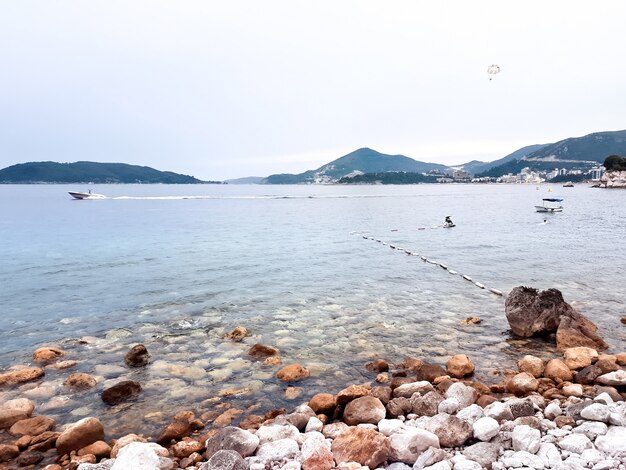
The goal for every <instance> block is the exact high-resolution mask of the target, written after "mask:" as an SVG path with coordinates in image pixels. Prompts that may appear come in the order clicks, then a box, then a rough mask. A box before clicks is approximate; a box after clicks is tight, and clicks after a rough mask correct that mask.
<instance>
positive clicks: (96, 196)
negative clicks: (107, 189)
mask: <svg viewBox="0 0 626 470" xmlns="http://www.w3.org/2000/svg"><path fill="white" fill-rule="evenodd" d="M68 193H69V195H70V196H72V197H73V198H74V199H105V198H106V196H105V195H104V194H96V193H92V192H91V190H89V191H88V192H86V193H83V192H80V191H68Z"/></svg>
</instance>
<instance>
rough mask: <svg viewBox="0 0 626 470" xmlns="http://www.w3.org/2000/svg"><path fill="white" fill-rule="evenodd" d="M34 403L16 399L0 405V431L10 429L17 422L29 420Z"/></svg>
mask: <svg viewBox="0 0 626 470" xmlns="http://www.w3.org/2000/svg"><path fill="white" fill-rule="evenodd" d="M34 409H35V402H33V401H32V400H29V399H28V398H16V399H14V400H7V401H5V402H4V403H0V429H4V428H10V427H11V426H13V425H14V424H15V423H17V422H18V421H21V420H23V419H27V418H30V417H31V416H32V414H33V411H34Z"/></svg>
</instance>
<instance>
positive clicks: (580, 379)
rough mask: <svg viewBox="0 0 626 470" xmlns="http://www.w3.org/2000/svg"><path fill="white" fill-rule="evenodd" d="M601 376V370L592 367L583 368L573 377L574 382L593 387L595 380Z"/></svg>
mask: <svg viewBox="0 0 626 470" xmlns="http://www.w3.org/2000/svg"><path fill="white" fill-rule="evenodd" d="M601 375H602V370H601V369H600V368H599V367H596V366H594V365H591V366H588V367H585V368H584V369H583V370H581V371H578V372H577V373H576V375H575V376H574V382H576V383H577V384H582V385H593V383H594V382H595V380H596V379H597V378H598V377H600V376H601Z"/></svg>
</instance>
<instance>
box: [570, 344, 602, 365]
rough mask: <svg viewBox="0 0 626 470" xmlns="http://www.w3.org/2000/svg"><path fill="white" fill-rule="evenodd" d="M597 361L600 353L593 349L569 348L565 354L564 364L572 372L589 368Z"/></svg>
mask: <svg viewBox="0 0 626 470" xmlns="http://www.w3.org/2000/svg"><path fill="white" fill-rule="evenodd" d="M597 359H598V351H596V350H595V349H592V348H585V347H577V348H568V349H566V350H565V351H564V352H563V362H565V365H567V367H569V368H570V369H572V370H579V369H583V368H585V367H588V366H590V365H591V364H592V363H593V362H594V360H597Z"/></svg>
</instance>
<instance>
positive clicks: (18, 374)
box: [0, 367, 44, 388]
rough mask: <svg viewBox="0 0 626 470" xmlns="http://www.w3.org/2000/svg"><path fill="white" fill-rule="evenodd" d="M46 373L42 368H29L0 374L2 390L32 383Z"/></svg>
mask: <svg viewBox="0 0 626 470" xmlns="http://www.w3.org/2000/svg"><path fill="white" fill-rule="evenodd" d="M43 375H44V371H43V369H42V368H40V367H27V368H24V369H18V370H13V371H10V372H6V373H4V374H0V388H3V387H12V386H14V385H17V384H22V383H26V382H31V381H33V380H37V379H38V378H40V377H43Z"/></svg>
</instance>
